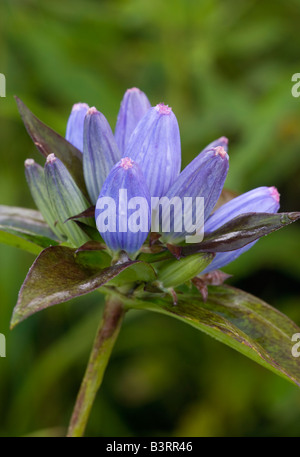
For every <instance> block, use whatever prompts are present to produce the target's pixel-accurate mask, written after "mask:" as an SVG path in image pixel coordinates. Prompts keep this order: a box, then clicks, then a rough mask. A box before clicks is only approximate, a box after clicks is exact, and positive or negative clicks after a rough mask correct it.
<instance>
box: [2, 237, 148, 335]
mask: <svg viewBox="0 0 300 457" xmlns="http://www.w3.org/2000/svg"><path fill="white" fill-rule="evenodd" d="M75 253H76V250H75V249H72V248H68V247H63V246H55V247H50V248H47V249H45V250H44V251H43V252H41V254H40V255H39V256H38V257H37V258H36V260H35V261H34V263H33V265H32V267H31V268H30V270H29V273H28V275H27V277H26V279H25V281H24V283H23V285H22V288H21V290H20V293H19V297H18V302H17V305H16V306H15V309H14V312H13V316H12V320H11V327H14V326H15V325H16V324H18V323H19V322H20V321H22V320H24V319H26V318H27V317H28V316H30V315H31V314H34V313H36V312H37V311H40V310H42V309H45V308H48V307H49V306H52V305H55V304H58V303H62V302H65V301H67V300H70V299H71V298H74V297H78V296H80V295H85V294H88V293H89V292H92V291H93V290H96V289H98V288H99V287H101V286H102V285H104V284H106V283H107V282H108V281H110V280H111V279H113V278H114V277H115V276H117V275H118V274H120V273H121V272H122V271H124V270H125V269H126V268H129V267H131V266H132V265H135V264H139V265H143V264H144V262H141V261H139V260H135V261H128V262H124V263H122V264H118V265H114V266H111V267H108V268H104V269H101V270H99V271H98V272H96V273H95V271H94V269H93V268H92V269H90V268H87V267H86V265H85V266H84V265H81V264H80V263H79V262H77V261H76V258H75ZM148 267H149V268H151V267H150V265H149V266H148ZM154 276H155V275H154Z"/></svg>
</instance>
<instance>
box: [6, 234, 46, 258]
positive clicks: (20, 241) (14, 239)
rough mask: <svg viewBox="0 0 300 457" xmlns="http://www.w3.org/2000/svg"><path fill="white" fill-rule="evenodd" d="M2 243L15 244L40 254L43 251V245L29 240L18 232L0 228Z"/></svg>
mask: <svg viewBox="0 0 300 457" xmlns="http://www.w3.org/2000/svg"><path fill="white" fill-rule="evenodd" d="M0 243H2V244H7V245H9V246H14V247H16V248H18V249H22V250H23V251H27V252H30V253H31V254H34V255H38V254H39V253H40V252H41V251H42V249H43V248H42V247H41V246H38V245H37V244H35V243H32V242H31V241H28V240H26V239H24V238H22V237H20V236H18V235H16V234H13V233H10V232H7V231H3V230H0Z"/></svg>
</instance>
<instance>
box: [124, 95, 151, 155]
mask: <svg viewBox="0 0 300 457" xmlns="http://www.w3.org/2000/svg"><path fill="white" fill-rule="evenodd" d="M150 108H151V105H150V102H149V100H148V98H147V96H146V94H144V92H142V91H141V90H140V89H138V88H136V87H133V88H132V89H128V90H127V91H126V92H125V95H124V97H123V100H122V102H121V107H120V111H119V114H118V119H117V124H116V130H115V139H116V143H117V145H118V148H119V150H120V151H121V154H124V153H125V150H126V147H127V145H128V142H129V139H130V137H131V134H132V132H133V131H134V129H135V128H136V126H137V124H138V123H139V121H140V120H141V119H142V117H143V116H144V115H145V114H146V113H147V111H148V110H149V109H150Z"/></svg>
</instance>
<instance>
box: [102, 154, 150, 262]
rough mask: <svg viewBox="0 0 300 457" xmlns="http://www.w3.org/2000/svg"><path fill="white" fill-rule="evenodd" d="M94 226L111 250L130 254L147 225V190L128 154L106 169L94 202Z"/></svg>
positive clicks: (147, 227) (143, 235) (135, 247)
mask: <svg viewBox="0 0 300 457" xmlns="http://www.w3.org/2000/svg"><path fill="white" fill-rule="evenodd" d="M95 218H96V224H97V228H98V230H99V232H100V234H101V236H102V238H103V239H104V241H105V242H106V244H107V246H108V247H109V248H110V249H112V250H113V251H116V252H118V251H120V250H124V251H126V252H127V253H129V254H134V253H135V252H136V251H138V250H139V249H140V247H141V246H142V244H143V243H144V241H145V239H146V238H147V235H148V232H149V229H150V218H151V211H150V194H149V190H148V188H147V185H146V183H145V179H144V176H143V174H142V172H141V170H140V168H139V166H138V165H137V163H135V162H134V161H133V160H131V159H130V158H129V157H125V158H123V159H121V160H120V161H119V162H118V163H117V164H116V165H115V166H114V167H113V169H112V170H111V172H110V173H109V175H108V177H107V179H106V181H105V183H104V185H103V187H102V190H101V193H100V195H99V198H98V200H97V204H96V211H95Z"/></svg>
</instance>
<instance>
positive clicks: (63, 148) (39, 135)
mask: <svg viewBox="0 0 300 457" xmlns="http://www.w3.org/2000/svg"><path fill="white" fill-rule="evenodd" d="M15 99H16V102H17V105H18V109H19V112H20V115H21V117H22V120H23V122H24V124H25V127H26V129H27V132H28V133H29V135H30V136H31V138H32V140H33V142H34V144H35V146H36V147H37V149H38V150H39V151H40V153H41V154H43V156H44V157H47V156H48V155H49V154H51V153H54V154H55V155H56V156H57V157H58V158H59V159H60V160H61V161H62V162H63V163H64V165H65V166H66V167H67V169H68V170H69V172H70V173H71V175H72V176H73V178H74V181H75V182H76V184H77V185H78V187H79V189H80V190H81V191H82V192H83V193H84V195H85V196H86V197H87V198H88V194H87V190H86V186H85V182H84V177H83V168H82V153H81V152H80V151H79V150H78V149H77V148H75V146H73V145H72V144H71V143H69V142H68V141H67V140H66V139H65V138H63V137H62V136H61V135H59V134H58V133H56V132H55V131H54V130H52V129H51V128H50V127H48V126H47V125H45V124H44V123H43V122H42V121H40V120H39V119H38V118H37V117H36V116H35V115H34V114H33V113H32V112H31V111H30V110H29V109H28V108H27V106H26V105H25V104H24V103H23V102H22V100H20V99H19V98H18V97H15Z"/></svg>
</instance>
